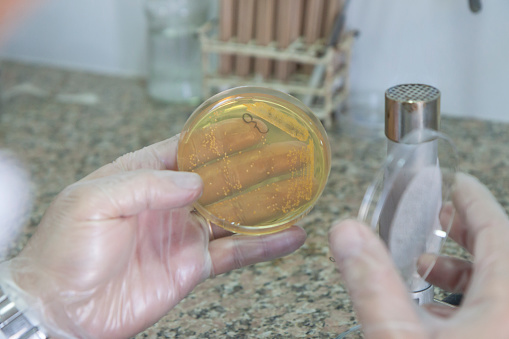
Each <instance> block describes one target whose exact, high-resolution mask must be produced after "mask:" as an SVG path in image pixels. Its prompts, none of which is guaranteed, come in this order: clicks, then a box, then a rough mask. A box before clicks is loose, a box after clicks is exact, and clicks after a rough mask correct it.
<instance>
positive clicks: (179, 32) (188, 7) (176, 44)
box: [145, 0, 210, 104]
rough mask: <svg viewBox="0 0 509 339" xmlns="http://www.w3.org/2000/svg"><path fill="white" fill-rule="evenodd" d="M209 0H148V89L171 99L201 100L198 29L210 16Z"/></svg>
mask: <svg viewBox="0 0 509 339" xmlns="http://www.w3.org/2000/svg"><path fill="white" fill-rule="evenodd" d="M209 7H210V6H209V1H208V0H207V1H203V0H147V1H146V3H145V9H146V15H147V21H148V44H149V46H148V49H149V50H148V68H149V69H148V81H147V82H148V93H149V95H150V97H151V98H153V99H155V100H158V101H163V102H170V103H189V104H197V103H199V101H200V100H201V84H202V71H201V49H200V41H199V37H198V29H199V28H200V26H202V25H203V24H204V23H205V22H206V21H207V18H208V14H209Z"/></svg>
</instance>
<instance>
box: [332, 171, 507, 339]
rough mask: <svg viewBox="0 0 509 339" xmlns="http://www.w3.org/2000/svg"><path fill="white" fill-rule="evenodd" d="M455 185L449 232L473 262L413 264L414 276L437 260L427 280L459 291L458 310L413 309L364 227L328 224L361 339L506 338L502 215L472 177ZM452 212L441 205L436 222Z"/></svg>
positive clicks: (381, 246) (424, 259) (504, 223)
mask: <svg viewBox="0 0 509 339" xmlns="http://www.w3.org/2000/svg"><path fill="white" fill-rule="evenodd" d="M455 186H456V188H455V191H454V193H453V205H454V207H455V209H456V213H455V216H454V219H453V224H452V229H451V232H450V237H451V238H452V239H454V240H455V241H456V242H458V243H459V244H460V245H462V246H464V247H465V248H466V249H467V250H468V251H469V252H470V253H471V254H472V255H473V256H474V258H475V259H474V262H473V263H470V262H467V261H464V260H460V259H457V258H450V257H439V258H436V257H435V256H432V255H428V254H426V255H423V256H422V257H421V258H420V260H419V263H418V264H419V271H420V273H421V274H422V273H424V272H425V271H426V270H427V268H428V267H429V266H430V265H431V264H432V263H433V262H435V260H436V259H437V260H436V263H435V265H434V267H433V269H432V271H431V272H430V275H429V276H428V281H429V282H430V283H432V284H434V285H436V286H438V287H441V288H443V289H445V290H449V291H453V292H462V293H464V296H463V299H462V303H461V305H460V307H458V308H452V307H449V306H445V305H441V304H429V305H427V306H424V307H422V308H417V306H415V304H414V303H413V302H412V301H411V300H410V297H409V294H408V292H407V291H406V289H405V286H404V284H403V282H402V281H401V279H400V277H399V274H398V273H397V271H396V269H395V267H394V265H393V264H392V261H391V258H390V256H389V253H388V252H387V250H386V248H385V246H384V244H383V243H382V242H381V241H380V240H379V238H378V237H377V236H376V235H375V234H374V233H373V232H372V231H371V230H370V229H369V228H368V227H367V226H365V225H363V224H361V223H359V222H357V221H354V220H347V221H343V222H341V223H339V224H337V225H334V226H333V227H332V229H331V231H330V234H329V245H330V248H331V251H332V253H333V256H334V258H335V259H336V264H337V266H338V269H339V271H340V272H341V274H342V277H343V279H344V282H345V284H346V286H347V288H348V290H349V293H350V296H351V299H352V302H353V304H354V307H355V310H356V313H357V316H358V318H359V320H360V322H361V324H362V330H363V332H364V335H365V337H366V338H368V339H369V338H377V339H381V338H416V339H417V338H491V339H493V338H508V337H509V322H508V321H507V319H508V317H509V288H508V286H509V261H508V259H507V258H509V245H508V244H509V220H508V217H507V215H506V213H505V212H504V210H503V209H502V208H501V206H500V205H499V204H498V203H497V201H496V200H495V199H494V197H493V196H492V195H491V193H490V192H489V191H488V190H487V189H486V188H485V187H484V186H483V185H482V184H481V183H479V182H478V181H477V180H476V179H474V178H472V177H470V176H467V175H465V174H459V175H457V177H456V185H455ZM452 215H453V213H452V208H450V207H449V208H447V209H445V210H444V211H443V212H442V213H441V218H442V221H446V220H447V219H448V218H449V220H450V218H451V217H452Z"/></svg>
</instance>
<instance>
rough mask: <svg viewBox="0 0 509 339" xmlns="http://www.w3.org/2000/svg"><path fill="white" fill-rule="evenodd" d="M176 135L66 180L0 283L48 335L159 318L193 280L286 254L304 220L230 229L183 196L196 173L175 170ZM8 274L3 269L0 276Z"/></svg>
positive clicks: (130, 331) (137, 327) (140, 324)
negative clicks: (267, 229)
mask: <svg viewBox="0 0 509 339" xmlns="http://www.w3.org/2000/svg"><path fill="white" fill-rule="evenodd" d="M177 143H178V139H177V137H175V138H172V139H169V140H167V141H163V142H161V143H158V144H155V145H152V146H150V147H147V148H144V149H142V150H140V151H138V152H135V153H132V154H127V155H125V156H123V157H121V158H119V159H118V160H116V161H115V162H113V163H112V164H109V165H106V166H104V167H102V168H101V169H99V170H97V171H96V172H94V173H92V174H90V175H89V176H87V177H86V178H84V179H83V180H81V181H79V182H77V183H75V184H73V185H71V186H69V187H67V188H66V189H65V190H64V191H63V192H62V193H61V194H59V196H58V197H57V198H56V199H55V201H54V202H53V203H52V204H51V206H50V207H49V208H48V210H47V211H46V213H45V215H44V217H43V219H42V221H41V223H40V225H39V226H38V228H37V231H36V232H35V234H34V235H33V236H32V238H31V239H30V241H29V243H28V244H27V246H26V247H25V248H24V249H23V251H22V252H21V253H20V255H19V256H18V257H16V258H14V259H12V260H10V261H9V262H5V263H3V264H2V265H1V268H0V277H1V278H0V284H1V285H2V287H4V288H5V290H8V291H9V293H11V295H15V296H18V297H19V296H21V299H22V300H23V301H24V302H25V303H26V304H27V305H28V306H29V308H30V310H31V311H35V312H36V314H37V316H38V317H39V318H40V319H42V324H43V326H44V327H45V328H47V329H48V330H49V331H50V332H51V334H53V335H54V336H56V337H80V338H126V337H129V336H132V335H135V334H136V333H138V332H140V331H142V330H144V329H146V328H147V327H149V326H150V325H152V324H154V323H155V322H156V321H158V320H159V319H160V318H161V317H162V316H164V315H165V314H166V313H167V312H168V311H169V310H170V309H171V308H172V307H174V306H175V305H176V304H177V303H178V302H179V301H180V300H182V298H184V297H185V296H186V295H187V294H188V293H189V292H190V291H191V290H192V289H193V288H194V287H195V286H196V285H198V284H199V283H200V282H202V281H203V280H205V279H206V278H208V277H211V276H214V275H217V274H221V273H224V272H227V271H230V270H232V269H235V268H239V267H242V266H246V265H250V264H254V263H257V262H261V261H266V260H271V259H274V258H277V257H281V256H283V255H286V254H289V253H291V252H293V251H294V250H296V249H297V248H299V247H300V246H301V245H302V244H303V242H304V240H305V232H304V230H303V229H301V228H299V227H297V226H292V227H291V228H289V229H287V230H285V231H282V232H280V233H276V234H272V235H267V236H259V237H249V236H240V235H235V236H229V235H230V234H229V233H227V232H225V231H221V230H220V229H218V228H216V229H215V232H214V233H215V237H216V238H215V239H214V240H213V241H210V242H209V236H210V232H209V228H208V226H207V225H206V223H204V221H203V220H202V219H201V217H198V216H197V215H195V214H193V213H191V211H192V208H191V207H190V204H191V203H192V202H194V201H195V200H196V199H198V198H199V196H200V194H201V192H202V186H203V183H202V180H201V179H200V177H199V176H198V175H197V174H194V173H187V172H177V171H175V170H176V150H177ZM9 277H10V278H9Z"/></svg>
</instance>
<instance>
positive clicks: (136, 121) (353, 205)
mask: <svg viewBox="0 0 509 339" xmlns="http://www.w3.org/2000/svg"><path fill="white" fill-rule="evenodd" d="M1 69H2V73H1V79H0V80H1V87H2V89H3V91H4V93H7V92H9V90H10V89H12V88H13V86H17V85H20V84H24V83H31V84H32V85H34V86H36V87H38V88H40V89H42V90H45V91H47V92H48V93H50V95H49V96H48V97H37V96H33V95H27V94H22V95H18V96H15V97H11V98H9V99H7V100H4V102H3V103H2V106H1V108H0V112H1V113H0V148H8V149H10V150H12V151H13V152H15V153H16V154H17V155H18V156H19V157H20V158H21V159H22V161H23V162H24V164H25V165H26V167H27V168H28V169H29V171H30V173H31V176H32V178H33V184H34V192H35V204H34V208H33V210H32V213H31V217H30V220H29V222H28V224H27V225H26V227H25V232H24V236H23V237H22V239H20V241H19V242H18V243H16V244H13V249H12V253H16V252H17V251H18V250H19V249H20V248H21V247H22V246H23V244H24V243H25V242H26V240H27V239H28V237H29V236H30V235H31V234H32V233H33V232H34V231H35V228H36V225H37V224H38V222H39V220H40V219H41V216H42V215H43V213H44V211H45V210H46V208H47V207H48V205H49V203H50V202H51V200H52V199H53V198H54V197H55V195H56V194H57V193H58V192H60V191H61V190H62V189H63V188H64V187H65V186H67V185H69V184H71V183H73V182H74V181H76V180H78V179H80V178H82V177H83V176H84V175H85V174H87V173H89V172H91V171H93V170H95V169H97V168H98V167H100V166H102V165H104V164H106V163H108V162H111V161H113V160H114V159H115V158H117V157H118V156H120V155H122V154H124V153H126V152H130V151H134V150H137V149H139V148H142V147H144V146H146V145H149V144H151V143H154V142H157V141H160V140H163V139H166V138H169V137H171V136H173V135H175V134H176V133H178V132H179V131H180V129H181V128H182V126H183V124H184V122H185V120H186V119H187V117H188V115H189V114H190V113H191V112H192V110H193V107H186V106H168V105H162V104H157V103H153V102H151V101H150V100H149V98H148V97H147V96H146V94H145V90H144V84H143V82H142V81H141V80H136V79H123V78H114V77H107V76H100V75H91V74H86V73H80V72H69V71H63V70H59V69H53V68H46V67H35V66H29V65H23V64H17V63H11V62H3V63H2V64H1ZM78 93H91V94H94V95H96V96H97V97H98V99H99V101H98V103H97V104H96V105H80V104H72V103H63V102H60V101H58V100H57V98H56V97H55V95H57V94H78ZM508 113H509V112H508ZM442 130H443V132H445V133H446V134H448V135H449V136H450V137H451V138H452V140H453V141H454V142H455V143H456V146H457V148H458V153H459V157H460V166H461V169H462V170H463V171H466V172H469V173H472V174H474V175H475V176H477V177H479V178H480V180H481V181H483V182H484V183H485V184H486V185H487V186H488V187H489V188H490V189H491V191H492V192H493V193H494V195H495V196H496V197H497V198H498V199H499V201H500V202H501V203H502V205H503V206H504V208H505V209H506V210H507V209H508V207H509V171H508V170H507V169H508V167H509V147H508V145H509V125H508V124H502V123H493V122H484V121H477V120H469V119H452V118H447V117H444V118H443V119H442ZM329 136H330V141H331V145H332V172H331V176H330V179H329V182H328V185H327V188H326V190H325V192H324V194H323V196H322V197H321V198H320V200H319V202H318V204H317V205H316V207H315V208H314V210H313V211H312V212H311V213H310V214H309V215H308V216H306V217H305V218H304V219H303V220H302V221H300V225H302V226H303V227H304V228H305V229H306V231H307V232H308V239H307V241H306V243H305V245H304V246H303V247H302V248H301V249H299V250H298V251H297V252H295V253H294V254H292V255H289V256H287V257H285V258H282V259H278V260H275V261H273V262H268V263H261V264H257V265H254V266H251V267H247V268H244V269H240V270H236V271H233V272H230V273H228V274H225V275H222V276H218V277H215V278H213V279H210V280H208V281H206V282H204V283H203V284H201V285H200V286H198V288H196V289H195V290H194V291H193V292H192V293H191V294H190V295H189V296H188V297H187V298H185V299H184V300H183V301H182V302H181V303H180V304H179V305H178V306H177V307H175V309H173V310H172V311H171V312H170V313H169V314H168V315H167V316H166V317H164V318H163V319H161V320H160V321H159V322H158V323H157V324H155V325H154V326H152V327H151V328H149V329H147V330H146V331H145V332H143V333H141V334H139V335H138V336H136V338H193V337H198V338H334V337H335V336H336V335H337V334H338V333H340V332H342V331H344V330H346V329H348V328H349V327H350V326H352V325H353V324H355V323H356V320H355V315H354V313H353V310H352V305H351V303H350V301H349V298H348V295H347V293H346V291H345V288H344V287H343V285H342V283H341V277H340V274H339V273H338V272H337V271H336V270H335V268H334V264H333V263H332V262H331V261H330V260H329V256H330V255H329V250H328V247H327V232H328V229H329V227H330V225H331V223H332V222H333V221H334V220H336V219H341V218H346V217H348V216H355V215H356V214H357V211H358V208H359V206H360V203H361V200H362V197H363V194H364V191H365V190H366V188H367V187H368V186H369V184H370V182H371V180H372V178H373V177H374V175H375V173H376V172H377V170H378V168H379V167H380V166H381V164H382V159H383V157H384V152H385V142H384V140H383V139H372V140H366V139H359V138H354V137H351V136H348V135H346V134H345V133H342V132H340V129H338V128H336V129H335V130H330V131H329ZM446 251H447V252H448V253H451V254H455V255H465V253H464V252H462V251H461V250H460V249H459V248H458V247H457V246H456V245H454V244H452V243H450V244H448V246H447V248H446ZM352 337H355V336H352Z"/></svg>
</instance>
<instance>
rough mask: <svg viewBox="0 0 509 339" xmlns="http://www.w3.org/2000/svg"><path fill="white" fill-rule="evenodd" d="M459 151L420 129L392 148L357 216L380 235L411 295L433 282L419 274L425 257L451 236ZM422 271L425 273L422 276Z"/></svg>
mask: <svg viewBox="0 0 509 339" xmlns="http://www.w3.org/2000/svg"><path fill="white" fill-rule="evenodd" d="M457 171H458V155H457V150H456V147H455V146H454V144H453V143H452V141H451V140H450V139H449V138H448V137H447V136H446V135H444V134H442V133H440V132H437V131H434V130H430V129H422V130H416V131H414V132H412V133H410V134H409V135H407V136H406V137H405V138H404V139H403V140H402V142H401V143H398V144H392V147H391V149H390V152H389V154H388V156H387V158H386V161H385V163H384V166H383V167H382V168H381V169H380V171H379V173H378V174H377V176H376V178H375V180H374V181H373V183H372V184H371V185H370V186H369V188H368V190H367V191H366V193H365V196H364V199H363V201H362V204H361V207H360V210H359V215H358V218H359V219H360V220H361V221H363V222H365V223H366V224H368V225H370V226H371V227H372V228H373V229H375V230H376V231H378V233H379V234H380V236H381V238H382V239H383V240H384V241H385V243H386V245H387V247H388V248H389V251H390V253H391V256H392V258H393V260H394V262H395V264H396V267H397V268H398V270H399V271H400V273H401V276H402V278H403V280H404V281H405V283H406V285H407V287H408V288H409V290H410V291H419V289H420V288H422V289H424V288H425V287H426V286H429V284H428V283H427V282H426V281H425V279H426V277H427V276H428V274H429V272H430V271H431V269H432V267H433V265H431V266H430V267H428V269H427V272H425V274H422V275H420V274H419V273H418V272H417V260H418V259H419V257H420V256H421V255H423V254H425V253H433V254H438V253H440V252H441V250H442V247H443V245H444V243H445V241H446V239H447V237H448V235H449V231H450V228H451V223H452V219H453V218H452V217H451V218H449V217H447V218H445V217H444V216H445V213H444V212H445V211H446V210H447V213H448V214H447V215H451V213H452V215H454V210H453V208H452V202H451V193H452V190H453V184H454V177H455V174H456V173H457ZM421 273H422V272H421Z"/></svg>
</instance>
